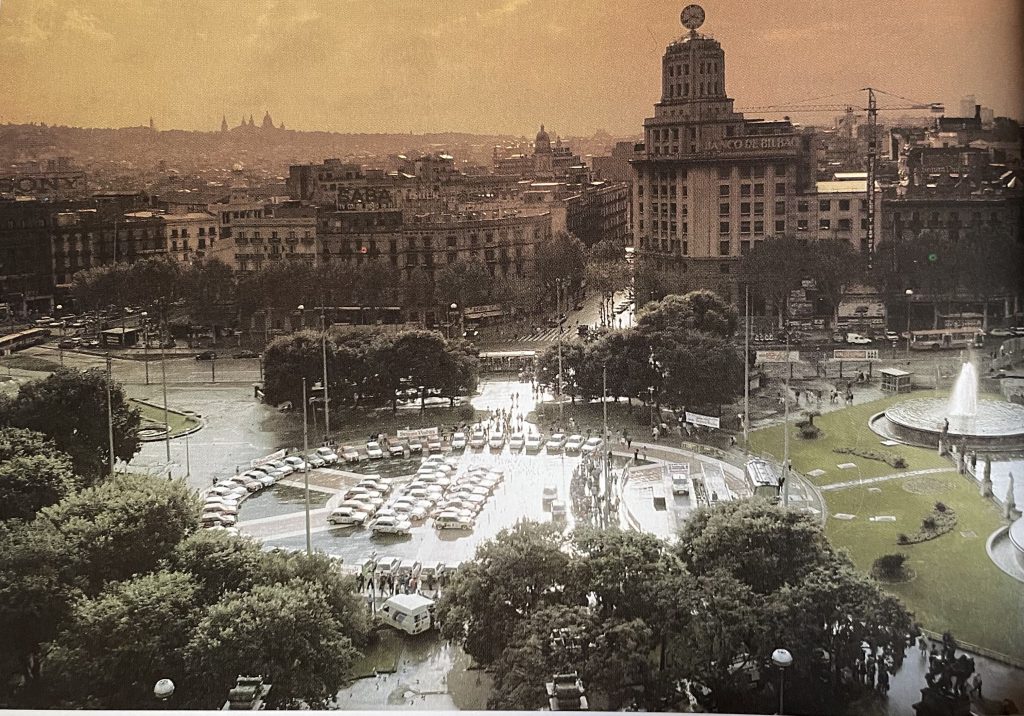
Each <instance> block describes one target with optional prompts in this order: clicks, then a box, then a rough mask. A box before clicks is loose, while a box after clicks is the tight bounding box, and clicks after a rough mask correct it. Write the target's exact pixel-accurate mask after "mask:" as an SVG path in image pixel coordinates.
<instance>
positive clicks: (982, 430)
mask: <svg viewBox="0 0 1024 716" xmlns="http://www.w3.org/2000/svg"><path fill="white" fill-rule="evenodd" d="M946 420H949V429H948V440H949V444H951V445H960V444H962V443H963V442H966V443H967V448H968V449H971V450H995V449H1001V448H1002V449H1007V448H1018V447H1024V406H1022V405H1017V404H1015V403H1004V402H1000V401H995V400H979V401H978V403H977V413H976V414H975V415H972V416H964V415H951V414H950V406H949V401H948V400H946V399H945V398H915V399H911V400H906V401H903V402H902V403H898V404H896V405H894V406H893V407H891V408H889V409H888V410H886V411H885V412H884V413H880V414H878V415H876V416H874V417H873V418H872V419H871V423H870V424H871V429H872V430H874V431H875V432H876V433H878V434H879V435H881V436H883V437H886V438H889V439H892V440H898V441H899V442H903V443H908V444H911V445H921V446H926V447H937V446H938V444H939V439H940V438H941V437H942V432H943V425H944V422H945V421H946Z"/></svg>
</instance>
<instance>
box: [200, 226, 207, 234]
mask: <svg viewBox="0 0 1024 716" xmlns="http://www.w3.org/2000/svg"><path fill="white" fill-rule="evenodd" d="M199 235H200V236H206V229H205V228H204V227H202V226H200V227H199Z"/></svg>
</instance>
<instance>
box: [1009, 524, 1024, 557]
mask: <svg viewBox="0 0 1024 716" xmlns="http://www.w3.org/2000/svg"><path fill="white" fill-rule="evenodd" d="M1007 536H1008V537H1009V538H1010V544H1012V545H1013V548H1014V550H1015V551H1016V553H1017V563H1018V564H1019V565H1020V567H1021V569H1024V517H1021V518H1019V519H1017V520H1016V521H1015V522H1014V523H1013V524H1011V525H1010V529H1009V531H1008V532H1007Z"/></svg>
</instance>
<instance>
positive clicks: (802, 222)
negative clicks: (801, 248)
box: [796, 219, 807, 231]
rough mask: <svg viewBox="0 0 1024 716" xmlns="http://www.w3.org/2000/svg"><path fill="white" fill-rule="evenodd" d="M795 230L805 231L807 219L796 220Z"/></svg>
mask: <svg viewBox="0 0 1024 716" xmlns="http://www.w3.org/2000/svg"><path fill="white" fill-rule="evenodd" d="M796 230H797V231H807V219H797V222H796Z"/></svg>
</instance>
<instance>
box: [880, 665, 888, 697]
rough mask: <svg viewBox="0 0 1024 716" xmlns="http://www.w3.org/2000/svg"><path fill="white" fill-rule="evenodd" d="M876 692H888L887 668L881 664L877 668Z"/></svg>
mask: <svg viewBox="0 0 1024 716" xmlns="http://www.w3.org/2000/svg"><path fill="white" fill-rule="evenodd" d="M878 692H879V693H881V694H887V693H889V670H888V669H886V668H885V665H884V664H883V665H882V668H880V669H879V670H878Z"/></svg>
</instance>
